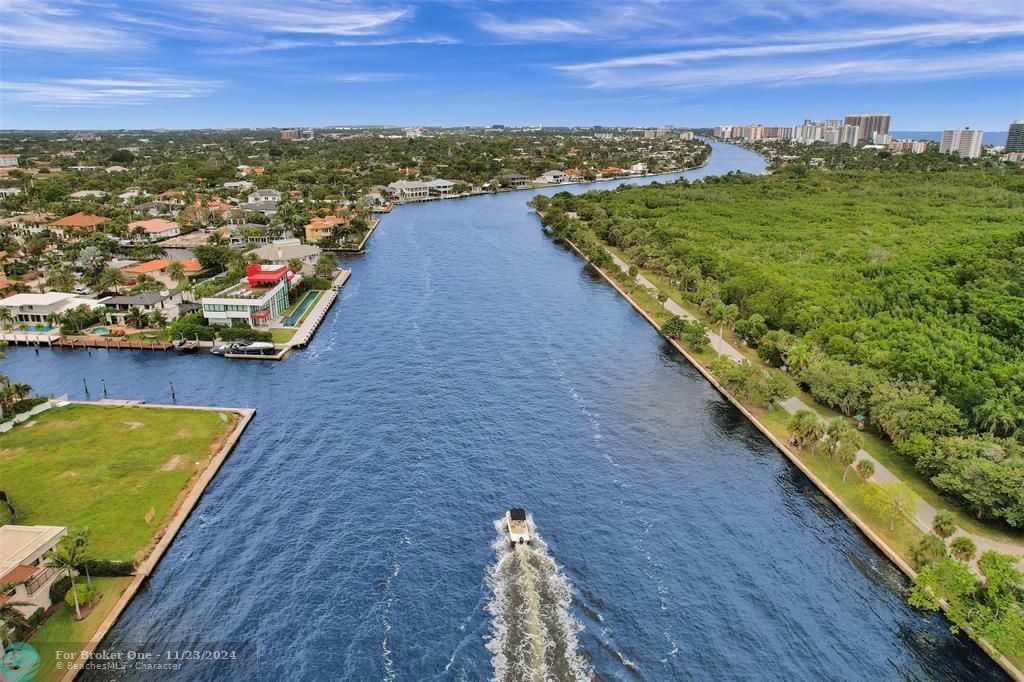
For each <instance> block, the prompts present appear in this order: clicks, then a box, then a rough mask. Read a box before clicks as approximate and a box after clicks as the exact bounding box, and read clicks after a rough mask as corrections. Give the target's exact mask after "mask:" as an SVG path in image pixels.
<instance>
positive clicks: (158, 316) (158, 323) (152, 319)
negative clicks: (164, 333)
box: [149, 310, 167, 329]
mask: <svg viewBox="0 0 1024 682" xmlns="http://www.w3.org/2000/svg"><path fill="white" fill-rule="evenodd" d="M149 326H150V327H155V328H157V329H163V328H164V327H166V326H167V316H166V315H164V314H163V313H162V312H160V311H159V310H154V311H153V312H151V313H150V314H149Z"/></svg>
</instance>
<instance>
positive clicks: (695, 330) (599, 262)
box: [532, 201, 1024, 680]
mask: <svg viewBox="0 0 1024 682" xmlns="http://www.w3.org/2000/svg"><path fill="white" fill-rule="evenodd" d="M545 204H546V202H544V201H541V202H537V201H534V202H533V204H532V205H533V206H534V208H535V209H536V210H537V213H538V214H539V215H540V216H541V220H542V223H543V224H544V226H545V229H548V228H550V226H551V222H552V221H551V220H550V217H549V216H546V215H545V212H544V210H543V208H548V206H547V205H545ZM564 215H565V217H567V218H568V219H569V220H570V221H571V222H572V223H574V224H575V226H574V227H578V228H582V229H576V230H574V229H572V228H570V229H568V230H567V229H565V228H564V224H563V227H562V229H561V231H560V233H555V235H554V236H555V237H556V239H558V240H560V241H564V242H565V243H566V244H568V246H569V247H570V248H571V249H572V250H573V251H574V252H575V253H576V254H577V255H578V256H580V257H581V258H582V259H583V260H585V261H586V262H587V263H588V264H589V265H590V266H591V267H594V268H595V269H596V270H597V272H598V273H599V274H600V275H601V276H602V278H604V279H605V281H607V282H608V283H609V284H611V285H612V286H613V287H614V288H615V289H616V291H617V292H618V293H619V294H620V295H622V296H623V297H624V298H625V299H626V300H627V301H628V302H629V303H630V305H631V306H632V307H633V308H634V309H635V310H637V312H639V313H640V314H641V315H642V316H643V317H644V318H645V319H646V320H647V321H648V322H649V323H650V324H651V325H652V326H654V327H655V328H656V329H657V330H658V331H659V332H660V333H661V334H662V335H663V336H664V337H665V339H666V340H667V341H668V342H669V343H670V344H671V345H672V346H673V347H674V348H675V349H676V350H677V351H678V352H679V353H681V354H682V355H683V356H684V357H685V358H686V359H687V360H688V361H689V362H690V363H691V364H692V365H693V366H694V367H695V368H696V369H697V370H698V371H699V372H700V373H701V374H702V375H703V376H704V377H705V378H706V379H707V380H708V381H709V382H710V383H711V384H712V386H714V387H715V388H716V389H717V390H718V391H719V392H720V393H721V394H722V395H723V396H725V397H726V399H728V400H729V401H730V402H731V403H732V404H733V405H735V406H736V407H737V409H739V410H740V411H741V412H742V413H743V414H744V416H746V417H747V419H748V420H749V421H750V422H751V423H752V424H753V425H754V426H755V427H756V428H757V429H758V430H759V431H761V432H762V433H763V434H764V435H765V436H766V437H767V438H768V439H769V440H770V441H771V442H772V443H773V444H774V445H775V446H776V447H777V448H778V449H779V450H780V451H781V452H782V453H783V454H784V455H785V456H786V457H787V459H789V460H790V461H791V462H792V463H793V464H794V465H796V466H797V468H799V469H800V470H801V471H802V472H803V473H804V474H805V475H807V476H808V478H810V479H811V481H812V482H813V483H814V484H815V486H816V487H818V488H819V490H821V491H822V492H823V493H824V494H825V495H826V496H827V497H829V498H830V499H831V500H832V501H833V502H834V503H835V504H836V506H838V507H839V508H840V510H841V511H842V512H843V513H844V515H846V516H847V517H848V518H849V519H850V520H851V521H852V522H853V523H854V525H856V526H857V528H858V529H859V530H860V531H861V532H862V533H863V534H864V535H865V536H866V537H868V539H870V540H871V541H872V543H874V544H875V546H876V547H878V548H879V549H880V550H881V551H882V552H883V553H884V554H885V555H886V556H887V557H888V558H889V559H890V560H891V561H892V562H893V563H894V564H895V565H896V566H897V567H898V568H899V569H900V570H901V571H902V572H903V573H905V574H906V575H907V576H908V577H909V578H910V579H911V580H917V579H918V577H919V574H920V572H921V571H919V569H923V570H924V572H925V573H926V574H927V575H926V580H928V581H929V582H930V583H931V584H932V585H935V583H936V582H937V581H936V580H935V579H934V577H933V576H934V574H935V572H936V571H938V570H941V569H943V568H949V566H948V565H947V564H946V563H942V562H938V561H935V560H933V561H931V562H929V561H923V562H922V560H921V559H922V557H921V550H920V548H921V547H922V546H923V545H925V544H926V543H927V539H926V538H929V537H932V535H931V533H929V530H930V529H929V528H928V526H927V525H925V524H922V523H921V522H920V520H919V519H917V518H916V517H915V516H914V514H913V513H908V511H907V510H906V509H903V510H898V511H892V512H890V513H887V512H886V511H885V506H886V505H885V504H884V503H882V504H872V503H871V500H870V497H871V496H870V495H868V494H865V493H867V492H868V491H872V490H877V491H879V492H881V491H883V490H884V489H885V488H883V486H885V485H887V484H879V483H874V482H871V481H869V480H868V479H871V478H872V474H873V473H874V467H873V466H872V467H870V471H867V469H866V468H865V469H863V470H862V467H861V466H858V467H857V474H854V475H850V474H851V469H852V465H853V461H850V460H849V459H848V460H847V461H846V462H839V461H835V460H834V459H833V457H832V453H831V452H830V453H829V456H828V457H827V458H826V457H825V456H823V455H822V454H820V453H818V452H816V450H817V446H815V447H814V448H809V449H804V448H803V447H797V443H796V442H795V438H794V437H793V436H792V422H793V420H794V418H792V417H790V414H788V413H787V410H786V409H785V407H786V401H785V400H783V399H784V398H785V396H787V395H789V396H793V395H794V394H795V395H796V396H797V397H796V400H797V402H798V404H802V403H803V402H804V401H803V400H800V398H801V397H802V398H803V399H804V400H806V401H807V402H809V403H811V404H812V405H813V404H814V403H813V399H812V398H811V397H810V396H809V395H807V394H806V393H805V392H804V391H801V390H800V387H799V386H798V385H797V383H796V382H795V381H793V379H792V378H790V377H786V376H785V375H783V376H782V377H781V378H780V377H774V384H775V385H774V387H773V388H768V389H767V390H768V393H769V394H770V397H769V399H768V400H767V401H766V402H765V401H763V400H762V401H758V400H757V399H756V398H755V397H754V396H753V395H750V394H746V395H738V393H740V391H737V386H736V385H735V384H733V385H728V384H727V381H726V377H727V376H728V375H729V373H730V372H737V371H739V370H736V369H735V368H738V367H747V366H754V365H753V364H751V363H750V362H749V360H750V359H753V360H754V362H755V363H756V360H757V355H756V354H755V353H753V352H752V350H751V349H747V348H744V350H745V351H747V353H749V354H750V355H752V356H753V357H752V358H749V357H747V356H745V355H742V354H737V355H738V357H731V358H730V357H729V356H730V353H727V352H726V351H732V352H733V353H735V352H736V351H734V349H733V346H731V345H729V343H728V341H726V340H725V339H723V338H722V337H720V336H719V335H718V334H716V333H715V332H716V331H718V330H719V329H721V331H722V333H724V327H725V324H724V321H723V320H721V319H714V318H711V319H708V316H706V315H704V314H702V312H701V311H700V310H699V308H696V307H695V306H693V305H689V304H688V301H685V300H684V299H682V297H681V296H679V294H680V293H682V292H679V291H678V290H677V291H675V292H672V293H674V294H675V296H671V295H670V292H671V290H672V287H671V286H669V284H668V282H667V281H665V282H662V281H658V282H657V284H658V286H655V285H654V284H652V283H651V280H649V279H648V278H651V279H654V280H658V279H659V278H658V277H657V274H656V273H653V272H651V271H649V270H647V269H642V268H638V267H637V266H635V265H631V264H630V263H629V262H628V260H627V259H626V256H625V254H624V253H623V252H622V251H620V250H618V249H616V248H615V247H613V246H611V245H609V244H607V243H605V242H602V241H601V240H599V239H597V238H596V235H594V234H593V232H591V231H588V230H587V229H586V227H585V226H584V225H583V224H582V223H581V222H580V221H579V216H578V215H576V214H575V213H574V212H567V213H565V214H564ZM552 231H553V230H552ZM577 236H579V237H580V238H582V239H583V240H584V241H583V242H582V243H581V244H579V245H578V244H577V243H576V241H577V240H575V239H574V238H575V237H577ZM609 273H611V274H609ZM662 286H664V288H660V287H662ZM676 299H679V300H681V301H682V303H683V304H684V305H683V306H680V305H679V303H678V302H677V300H676ZM672 311H675V312H676V313H681V315H680V314H673V312H672ZM706 322H710V323H711V324H710V325H706V324H705V323H706ZM717 322H722V324H721V325H720V327H719V325H717V324H716V323H717ZM708 326H710V327H711V329H710V330H709V329H708ZM732 338H733V342H734V343H735V341H736V340H738V337H737V336H733V337H732ZM684 342H685V343H686V346H684ZM723 358H728V359H725V361H724V362H723ZM759 371H760V370H759ZM769 371H772V372H774V371H777V370H769ZM764 374H765V376H766V377H771V375H769V374H768V372H764ZM767 381H768V383H772V382H773V379H772V378H768V379H767ZM730 389H731V390H730ZM791 399H792V398H791ZM780 406H781V407H782V408H783V409H779V408H780ZM794 411H801V410H794ZM813 411H814V415H813V417H814V419H813V421H815V422H818V423H822V424H825V423H827V422H825V421H824V420H823V419H822V417H821V416H820V415H821V414H822V413H824V414H826V415H827V416H830V417H833V419H835V418H836V417H838V419H835V421H836V422H837V423H842V422H843V421H844V420H842V416H841V415H840V414H839V413H836V412H833V411H832V410H828V409H824V408H821V407H820V406H818V405H815V407H814V410H813ZM819 428H820V427H819ZM823 430H824V429H823V428H822V431H823ZM858 435H859V434H858ZM864 435H866V436H867V438H866V439H865V438H863V436H862V437H860V438H858V437H856V436H855V437H852V438H851V439H850V440H853V441H857V442H862V441H864V440H867V441H868V442H867V443H864V447H866V448H869V449H870V450H871V451H872V453H879V449H880V448H881V449H883V450H884V451H885V454H886V455H887V456H886V457H883V458H879V459H881V460H882V461H885V462H887V463H892V462H893V461H894V458H898V455H895V454H894V453H892V452H891V448H888V449H886V444H885V442H884V441H883V440H882V439H881V438H878V437H877V436H874V435H872V434H870V433H867V434H864ZM837 444H838V441H837ZM826 445H827V441H826ZM860 453H861V454H863V455H865V458H866V459H871V460H873V461H878V460H876V459H875V458H874V457H872V456H871V455H868V453H867V452H865V451H864V450H860ZM879 454H881V453H879ZM836 459H838V457H837V458H836ZM854 461H856V458H854ZM858 464H860V462H859V461H858ZM866 466H867V465H865V467H866ZM883 469H884V467H883ZM894 469H895V467H894ZM886 471H887V470H886ZM899 473H900V475H901V476H902V475H904V474H907V473H909V474H911V475H914V474H913V469H912V468H911V469H909V470H908V469H903V470H899ZM894 478H895V477H894ZM917 483H918V485H917V486H915V489H914V490H911V489H910V488H907V489H906V491H905V492H906V500H907V504H908V505H909V507H910V509H916V508H917V506H918V504H922V505H924V506H925V507H927V506H929V505H928V503H927V502H924V501H923V500H922V499H921V498H920V497H918V495H917V494H916V492H917V490H921V485H922V484H923V485H924V486H927V483H926V482H924V481H917ZM898 485H901V483H900V481H899V479H896V480H895V481H894V482H892V483H891V484H888V487H890V489H891V488H894V487H895V486H898ZM926 497H927V499H928V500H929V501H930V502H934V501H938V502H941V503H943V506H946V502H947V501H946V500H942V499H941V498H937V497H936V496H934V494H932V495H927V496H926ZM939 513H940V514H942V513H943V512H939ZM962 519H964V516H963V515H962V514H961V515H958V516H957V517H956V521H953V522H952V523H954V524H955V523H958V522H960V521H961V520H962ZM963 525H965V526H967V525H969V526H970V528H969V529H968V528H964V531H965V532H969V533H970V535H971V536H973V537H977V535H976V533H979V532H981V533H990V534H991V535H994V536H995V539H993V542H994V543H998V546H999V547H1000V548H1004V547H1005V546H1009V547H1011V548H1014V549H1018V550H1019V549H1020V548H1022V545H1020V544H1019V542H1020V539H1019V537H1018V535H1017V534H1015V533H1014V534H1010V535H1009V536H1007V535H1005V534H1003V533H1000V532H996V533H994V534H993V533H991V530H992V529H991V528H990V527H986V526H983V525H981V524H963ZM955 528H956V526H955V525H953V529H954V530H955ZM950 534H952V531H951V532H950ZM944 544H945V543H944V542H943V545H944ZM944 550H945V546H943V547H942V553H944ZM1014 553H1015V554H1017V555H1018V558H1019V554H1020V552H1019V551H1017V552H1014ZM934 559H937V557H935V558H934ZM945 561H946V562H949V563H950V564H956V563H957V562H954V561H953V560H952V559H946V560H945ZM1009 561H1010V566H1011V567H1012V563H1013V560H1012V559H1011V560H1009ZM958 565H959V564H958ZM976 565H977V564H976ZM915 566H917V568H915ZM968 574H970V571H968ZM972 580H973V579H972ZM918 584H919V585H920V584H921V581H920V580H919V582H918ZM910 600H911V603H912V605H914V606H917V607H920V608H925V609H937V608H942V609H943V610H944V611H945V612H946V613H947V616H949V618H950V620H951V621H952V622H953V623H954V626H953V627H954V630H955V629H956V628H957V627H959V628H960V629H963V630H964V632H966V633H967V634H968V635H970V636H971V637H972V639H974V640H975V641H976V642H977V643H978V644H979V646H980V647H981V648H982V649H983V650H984V651H985V652H986V653H988V654H989V655H990V656H991V657H992V658H993V660H995V661H996V663H997V664H999V665H1000V667H1002V668H1003V669H1004V670H1005V671H1006V672H1007V673H1008V674H1009V675H1010V676H1011V677H1013V678H1014V679H1017V680H1024V673H1022V672H1021V670H1022V668H1024V655H1021V654H1020V653H1019V652H1014V653H1010V654H1006V655H1004V654H1005V652H1003V651H999V650H997V649H996V648H995V647H994V646H993V645H992V644H991V643H990V642H989V641H987V640H986V639H985V638H983V637H979V636H977V635H976V634H975V633H974V632H973V631H972V630H971V628H970V626H969V625H967V624H966V622H965V619H964V617H963V613H961V612H960V609H961V608H962V607H961V606H960V605H958V604H959V603H956V604H953V605H952V606H951V604H950V601H949V600H947V599H944V598H939V597H937V596H936V595H935V594H934V592H933V591H931V590H929V589H927V588H925V587H919V588H915V590H914V591H913V592H912V593H911V599H910ZM1011 640H1013V637H1011ZM1013 646H1019V643H1018V644H1016V645H1013ZM1004 648H1005V645H1004Z"/></svg>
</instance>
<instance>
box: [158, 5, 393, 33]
mask: <svg viewBox="0 0 1024 682" xmlns="http://www.w3.org/2000/svg"><path fill="white" fill-rule="evenodd" d="M168 9H170V10H173V11H185V12H187V13H188V15H189V20H191V21H208V22H211V23H213V24H216V25H222V26H228V27H232V28H233V29H235V30H236V31H237V32H238V33H245V32H250V31H251V32H256V33H273V34H289V33H298V34H309V35H317V34H319V35H333V36H363V35H376V34H379V33H381V32H383V31H384V30H385V29H388V28H391V27H393V26H394V25H395V24H396V23H397V22H399V21H400V20H402V19H408V18H410V17H411V16H412V14H413V12H412V10H411V9H410V8H408V7H397V6H392V7H388V6H385V5H384V4H382V3H364V2H359V1H357V0H338V1H333V2H332V1H327V0H293V1H291V2H279V1H278V0H251V1H250V2H247V3H245V5H243V6H236V5H234V4H233V3H225V2H211V1H210V0H180V1H178V2H174V3H171V4H170V5H169V8H168Z"/></svg>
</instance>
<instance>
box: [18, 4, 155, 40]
mask: <svg viewBox="0 0 1024 682" xmlns="http://www.w3.org/2000/svg"><path fill="white" fill-rule="evenodd" d="M88 17H89V13H88V12H87V11H83V12H80V11H78V8H77V7H75V6H74V5H69V4H67V3H63V4H60V3H56V2H46V1H45V0H0V47H2V48H3V49H7V50H9V49H28V50H53V51H57V52H80V51H86V52H113V51H116V50H134V49H138V48H141V47H143V46H144V44H145V43H144V41H142V40H141V39H140V38H139V37H138V36H136V35H133V34H132V33H129V32H127V31H122V30H120V29H117V28H112V27H109V26H104V25H101V24H99V23H98V22H96V21H93V20H92V19H90V18H88Z"/></svg>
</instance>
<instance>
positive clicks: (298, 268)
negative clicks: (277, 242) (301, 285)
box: [288, 258, 305, 273]
mask: <svg viewBox="0 0 1024 682" xmlns="http://www.w3.org/2000/svg"><path fill="white" fill-rule="evenodd" d="M304 266H305V263H303V262H302V259H301V258H292V259H291V260H289V261H288V269H289V270H291V271H292V272H294V273H301V272H302V268H303V267H304Z"/></svg>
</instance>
